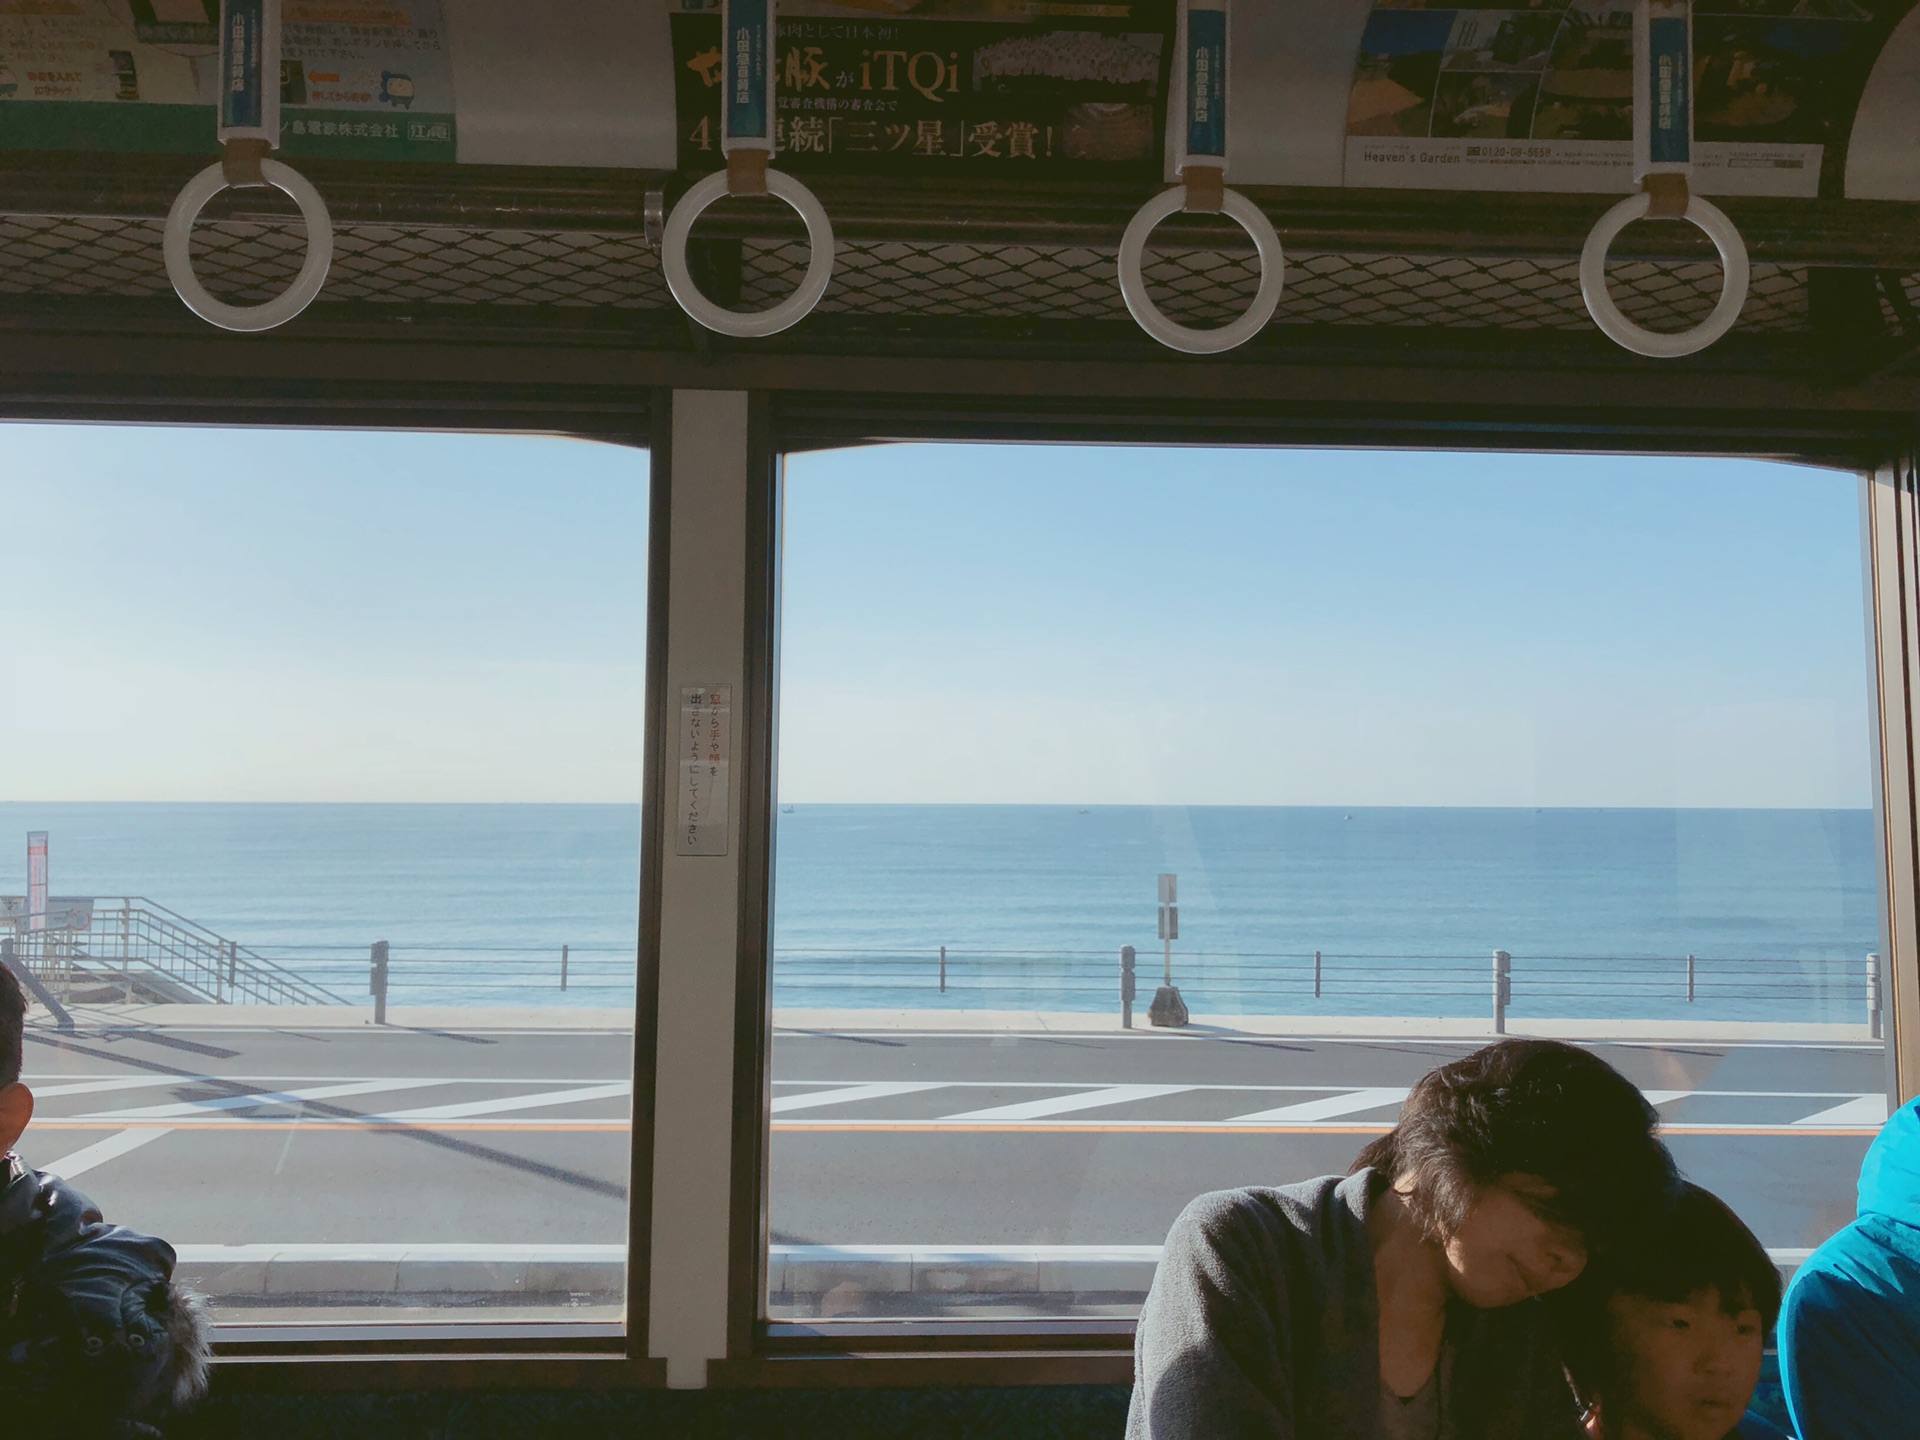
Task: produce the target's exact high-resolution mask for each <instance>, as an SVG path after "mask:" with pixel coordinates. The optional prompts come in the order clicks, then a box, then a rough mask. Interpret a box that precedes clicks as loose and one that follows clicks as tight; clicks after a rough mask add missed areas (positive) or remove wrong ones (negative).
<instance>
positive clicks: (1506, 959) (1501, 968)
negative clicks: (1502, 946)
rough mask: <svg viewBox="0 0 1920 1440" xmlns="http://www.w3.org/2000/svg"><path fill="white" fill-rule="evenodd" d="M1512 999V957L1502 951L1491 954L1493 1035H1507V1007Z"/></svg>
mask: <svg viewBox="0 0 1920 1440" xmlns="http://www.w3.org/2000/svg"><path fill="white" fill-rule="evenodd" d="M1512 999H1513V957H1512V956H1511V955H1509V954H1508V953H1507V952H1506V951H1504V950H1496V951H1494V952H1493V1033H1494V1034H1496V1035H1504V1034H1506V1033H1507V1005H1508V1003H1509V1002H1510V1001H1511V1000H1512Z"/></svg>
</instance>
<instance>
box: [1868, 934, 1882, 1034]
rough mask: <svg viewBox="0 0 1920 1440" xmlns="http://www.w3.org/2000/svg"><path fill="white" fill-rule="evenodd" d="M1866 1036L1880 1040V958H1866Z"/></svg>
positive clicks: (1876, 956) (1875, 956)
mask: <svg viewBox="0 0 1920 1440" xmlns="http://www.w3.org/2000/svg"><path fill="white" fill-rule="evenodd" d="M1867 1036H1868V1038H1869V1039H1873V1040H1878V1039H1879V1038H1880V957H1879V956H1878V955H1869V956H1867Z"/></svg>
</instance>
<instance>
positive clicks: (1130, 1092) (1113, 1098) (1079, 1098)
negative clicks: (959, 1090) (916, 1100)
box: [942, 1085, 1193, 1120]
mask: <svg viewBox="0 0 1920 1440" xmlns="http://www.w3.org/2000/svg"><path fill="white" fill-rule="evenodd" d="M1192 1088H1193V1087H1192V1086H1191V1085H1107V1086H1103V1087H1102V1088H1101V1089H1098V1090H1083V1091H1080V1092H1079V1093H1077V1094H1073V1095H1055V1096H1052V1097H1051V1098H1049V1099H1046V1100H1022V1101H1019V1102H1018V1103H1016V1104H1013V1105H994V1106H990V1107H988V1108H987V1109H985V1110H968V1111H965V1112H964V1113H962V1114H959V1115H947V1116H943V1117H942V1118H943V1119H947V1120H1033V1119H1037V1118H1038V1117H1040V1116H1042V1115H1066V1114H1069V1113H1070V1112H1072V1111H1075V1110H1092V1109H1095V1108H1097V1107H1099V1106H1102V1105H1125V1104H1127V1103H1129V1102H1130V1101H1134V1100H1152V1099H1155V1098H1157V1097H1159V1096H1161V1095H1178V1094H1180V1093H1181V1092H1183V1091H1186V1090H1191V1089H1192Z"/></svg>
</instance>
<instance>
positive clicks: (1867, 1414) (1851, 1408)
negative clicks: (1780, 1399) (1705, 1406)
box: [1780, 1101, 1920, 1440]
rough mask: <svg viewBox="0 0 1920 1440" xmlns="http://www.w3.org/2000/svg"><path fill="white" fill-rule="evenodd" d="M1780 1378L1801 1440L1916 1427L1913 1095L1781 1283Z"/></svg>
mask: <svg viewBox="0 0 1920 1440" xmlns="http://www.w3.org/2000/svg"><path fill="white" fill-rule="evenodd" d="M1780 1379H1781V1386H1782V1388H1783V1389H1784V1390H1785V1391H1786V1397H1787V1413H1788V1414H1789V1415H1790V1416H1791V1417H1792V1419H1793V1424H1794V1428H1795V1429H1796V1430H1797V1431H1799V1433H1800V1434H1801V1435H1803V1436H1805V1437H1806V1440H1888V1437H1890V1436H1895V1435H1920V1101H1915V1102H1913V1103H1911V1104H1907V1105H1903V1106H1902V1107H1901V1108H1900V1109H1899V1110H1897V1111H1895V1112H1894V1115H1893V1118H1892V1119H1890V1120H1888V1121H1887V1123H1886V1126H1885V1127H1884V1128H1883V1129H1882V1130H1881V1131H1880V1135H1879V1137H1878V1138H1877V1139H1876V1140H1875V1141H1874V1142H1873V1147H1872V1148H1871V1149H1870V1150H1868V1151H1867V1161H1866V1164H1865V1165H1863V1166H1862V1167H1861V1169H1860V1206H1859V1213H1858V1218H1857V1219H1855V1220H1854V1222H1853V1223H1852V1224H1851V1225H1849V1226H1847V1228H1846V1229H1844V1230H1842V1231H1841V1232H1840V1233H1839V1234H1837V1235H1835V1236H1834V1237H1833V1238H1832V1239H1831V1240H1829V1241H1827V1243H1826V1244H1824V1245H1822V1246H1821V1247H1820V1248H1819V1249H1818V1250H1816V1251H1814V1252H1813V1255H1812V1256H1811V1257H1810V1258H1809V1259H1808V1260H1807V1263H1806V1264H1804V1265H1802V1266H1801V1267H1800V1272H1799V1273H1798V1274H1797V1275H1795V1276H1794V1277H1793V1283H1792V1284H1791V1285H1790V1286H1788V1287H1787V1298H1786V1302H1785V1305H1784V1307H1783V1309H1782V1310H1781V1313H1780Z"/></svg>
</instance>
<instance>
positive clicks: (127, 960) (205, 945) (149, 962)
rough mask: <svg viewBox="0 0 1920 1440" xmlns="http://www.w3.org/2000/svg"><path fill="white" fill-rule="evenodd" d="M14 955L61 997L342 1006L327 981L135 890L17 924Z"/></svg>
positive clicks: (28, 971) (27, 969)
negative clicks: (46, 919) (62, 921)
mask: <svg viewBox="0 0 1920 1440" xmlns="http://www.w3.org/2000/svg"><path fill="white" fill-rule="evenodd" d="M8 944H9V945H10V947H11V949H12V951H13V956H14V959H15V962H16V963H17V964H19V965H21V966H22V967H23V968H24V969H25V970H26V971H27V973H29V974H31V975H32V976H34V977H35V978H36V979H37V980H39V981H40V983H41V984H43V985H45V986H46V987H47V988H48V990H50V991H51V992H52V993H53V994H55V995H57V996H59V997H60V998H62V999H68V998H70V997H71V996H73V995H74V994H75V993H76V992H82V991H96V990H105V989H111V988H112V987H114V986H116V985H117V986H118V987H120V989H121V991H122V994H123V996H124V998H125V999H127V1000H129V1001H130V1000H132V999H133V998H135V995H136V993H139V994H143V995H145V996H148V997H152V996H154V995H156V994H159V995H164V996H169V997H170V998H178V999H181V1000H185V1001H189V1002H194V1001H198V1002H203V1003H212V1004H220V1005H231V1004H252V1005H345V1004H347V1003H348V1002H347V1001H346V1000H345V999H343V998H342V997H341V996H339V995H337V994H335V993H334V992H333V991H332V990H330V989H328V988H327V987H326V986H324V985H321V984H318V983H317V982H315V981H314V980H312V979H309V978H308V977H307V976H305V975H302V974H300V973H298V972H297V971H295V970H292V969H290V968H288V967H286V966H284V965H280V964H276V963H275V962H274V961H271V960H268V959H266V958H265V957H264V956H262V955H260V954H259V953H257V952H256V951H254V950H251V949H249V948H248V947H246V946H244V945H241V944H239V943H238V942H237V941H233V940H229V939H227V938H226V937H225V936H222V935H216V934H215V933H214V932H213V931H211V930H209V929H207V928H206V926H204V925H201V924H198V923H197V922H195V921H192V920H189V919H187V918H186V916H184V915H179V914H176V913H174V912H173V911H172V910H169V909H167V907H166V906H164V905H158V904H155V903H154V902H153V901H151V900H148V899H145V898H144V897H141V896H124V897H113V898H109V899H96V900H95V901H94V902H93V906H92V910H91V913H90V914H89V915H87V916H86V917H85V919H84V921H83V923H80V924H76V925H67V926H59V927H50V928H47V929H41V930H35V929H30V928H28V927H26V926H24V925H17V926H15V927H14V929H13V933H12V935H11V937H10V939H9V941H8Z"/></svg>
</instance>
